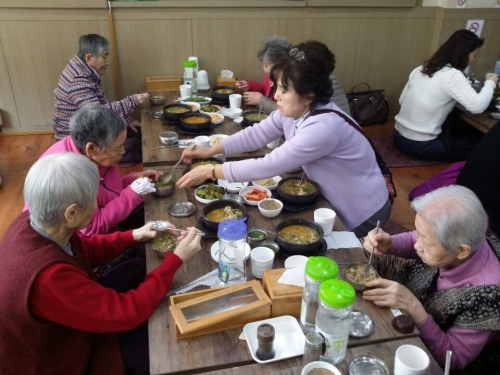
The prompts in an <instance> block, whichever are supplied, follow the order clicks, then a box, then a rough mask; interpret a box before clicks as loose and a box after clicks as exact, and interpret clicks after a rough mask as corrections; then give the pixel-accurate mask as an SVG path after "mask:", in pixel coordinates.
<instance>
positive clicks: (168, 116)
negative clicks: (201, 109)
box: [163, 103, 191, 122]
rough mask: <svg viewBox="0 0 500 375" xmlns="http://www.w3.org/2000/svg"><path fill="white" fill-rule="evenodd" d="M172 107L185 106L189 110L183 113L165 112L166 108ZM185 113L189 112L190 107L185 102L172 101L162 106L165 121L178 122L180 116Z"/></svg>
mask: <svg viewBox="0 0 500 375" xmlns="http://www.w3.org/2000/svg"><path fill="white" fill-rule="evenodd" d="M172 107H182V108H186V109H188V110H189V111H187V112H185V113H170V112H167V109H168V108H172ZM187 113H191V107H190V106H188V105H187V104H180V103H172V104H167V105H166V106H165V107H163V121H165V122H179V121H180V120H181V117H182V116H185V115H186V114H187Z"/></svg>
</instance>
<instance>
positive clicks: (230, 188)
mask: <svg viewBox="0 0 500 375" xmlns="http://www.w3.org/2000/svg"><path fill="white" fill-rule="evenodd" d="M217 184H218V185H219V186H222V187H225V188H226V189H227V192H228V193H239V192H240V190H241V189H243V188H244V187H246V186H248V182H228V181H227V180H217Z"/></svg>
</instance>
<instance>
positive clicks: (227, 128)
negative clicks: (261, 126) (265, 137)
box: [141, 91, 271, 168]
mask: <svg viewBox="0 0 500 375" xmlns="http://www.w3.org/2000/svg"><path fill="white" fill-rule="evenodd" d="M155 94H160V92H155ZM161 94H163V95H164V96H165V104H171V103H175V100H177V99H178V98H179V92H178V91H165V92H161ZM198 95H200V96H206V97H210V96H211V92H210V91H206V92H200V93H198ZM218 105H219V106H221V107H227V108H229V104H218ZM163 107H164V105H159V106H154V105H151V104H150V103H148V104H146V105H145V107H143V108H142V109H141V130H142V162H143V165H144V167H145V168H149V167H153V166H158V165H174V164H175V163H177V161H178V160H179V159H180V157H181V155H182V151H183V149H182V148H179V147H178V146H174V147H166V148H158V147H161V146H163V144H162V143H161V142H160V138H159V134H160V132H162V131H167V130H169V131H173V132H176V133H177V134H178V135H179V139H181V140H188V139H189V140H192V139H194V138H195V137H196V136H197V135H208V136H210V135H213V134H225V135H231V134H235V133H237V132H238V131H240V130H241V129H242V126H241V125H240V124H237V123H235V122H234V121H233V120H232V119H231V118H229V117H224V121H223V122H222V123H221V124H219V125H212V126H211V129H210V131H207V132H206V133H205V132H203V133H197V134H194V133H192V132H189V133H186V132H185V131H183V130H182V129H181V128H180V126H179V124H169V123H166V122H164V121H163V120H162V119H156V118H154V117H153V116H152V112H153V111H155V110H162V109H163ZM243 109H245V110H246V109H255V108H253V107H248V108H243ZM269 152H271V150H270V149H268V148H267V147H261V148H260V149H258V150H256V151H253V152H242V153H238V154H234V155H231V156H230V157H228V158H227V160H241V159H248V158H259V157H262V156H264V155H266V154H268V153H269Z"/></svg>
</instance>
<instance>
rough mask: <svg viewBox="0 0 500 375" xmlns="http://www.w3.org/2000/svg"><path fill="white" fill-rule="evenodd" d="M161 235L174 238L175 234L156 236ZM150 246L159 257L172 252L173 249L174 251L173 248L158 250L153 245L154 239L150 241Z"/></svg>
mask: <svg viewBox="0 0 500 375" xmlns="http://www.w3.org/2000/svg"><path fill="white" fill-rule="evenodd" d="M161 236H171V237H174V238H175V236H174V235H172V234H161V235H159V236H158V237H157V238H159V237H161ZM151 247H152V249H153V252H154V253H155V254H156V255H157V256H159V257H160V258H165V254H167V253H171V252H174V251H175V248H174V249H173V250H159V249H157V248H156V247H155V240H153V242H152V244H151Z"/></svg>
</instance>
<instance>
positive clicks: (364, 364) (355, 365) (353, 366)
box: [348, 355, 391, 375]
mask: <svg viewBox="0 0 500 375" xmlns="http://www.w3.org/2000/svg"><path fill="white" fill-rule="evenodd" d="M348 371H349V375H364V374H380V375H389V374H390V373H391V372H390V370H389V367H388V366H387V364H386V363H385V362H384V361H382V360H381V359H380V358H378V357H375V356H374V355H360V356H358V357H354V358H353V359H352V360H351V362H349V366H348Z"/></svg>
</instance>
